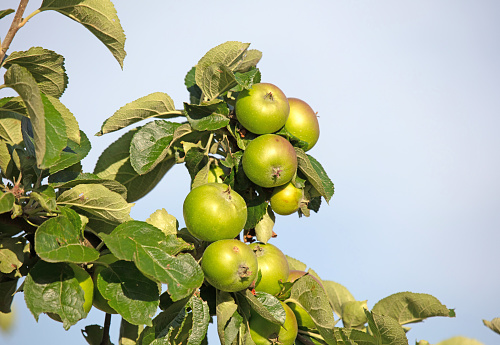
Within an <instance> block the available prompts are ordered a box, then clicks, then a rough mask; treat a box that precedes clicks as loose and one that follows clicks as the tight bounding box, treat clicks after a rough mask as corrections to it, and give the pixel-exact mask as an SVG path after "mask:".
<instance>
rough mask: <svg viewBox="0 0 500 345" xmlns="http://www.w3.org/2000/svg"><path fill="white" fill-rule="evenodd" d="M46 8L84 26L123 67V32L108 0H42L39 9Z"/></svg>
mask: <svg viewBox="0 0 500 345" xmlns="http://www.w3.org/2000/svg"><path fill="white" fill-rule="evenodd" d="M47 10H54V11H57V12H59V13H61V14H63V15H65V16H66V17H68V18H70V19H73V20H74V21H76V22H78V23H80V24H82V25H83V26H84V27H86V28H87V29H88V30H89V31H90V32H92V33H93V34H94V35H95V36H96V37H97V38H98V39H99V40H100V41H101V42H102V43H104V45H105V46H106V47H107V48H108V49H109V50H110V51H111V53H112V54H113V56H114V57H115V59H116V60H117V61H118V63H119V64H120V66H121V67H122V68H123V59H125V55H126V53H125V34H124V33H123V28H122V26H121V24H120V20H119V19H118V16H117V15H116V10H115V7H114V5H113V3H112V2H111V1H110V0H44V1H43V2H42V6H41V7H40V11H47Z"/></svg>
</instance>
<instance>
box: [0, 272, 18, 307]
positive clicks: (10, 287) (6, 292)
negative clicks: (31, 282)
mask: <svg viewBox="0 0 500 345" xmlns="http://www.w3.org/2000/svg"><path fill="white" fill-rule="evenodd" d="M18 280H19V279H18V278H9V277H6V276H1V277H0V312H2V313H10V312H11V311H12V309H11V306H12V300H13V299H14V294H15V293H16V289H17V281H18Z"/></svg>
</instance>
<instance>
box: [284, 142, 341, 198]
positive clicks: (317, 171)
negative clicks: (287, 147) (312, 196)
mask: <svg viewBox="0 0 500 345" xmlns="http://www.w3.org/2000/svg"><path fill="white" fill-rule="evenodd" d="M294 149H295V152H296V153H297V163H298V168H299V169H300V171H302V172H303V173H304V175H305V176H306V177H307V180H308V181H309V182H310V183H311V184H312V186H313V187H314V188H315V189H316V190H317V191H318V192H319V194H320V195H321V196H323V197H324V198H325V200H326V201H327V202H328V201H330V198H331V197H332V195H333V183H332V182H331V181H330V179H329V178H328V176H327V175H326V172H325V171H324V170H323V167H321V164H319V162H318V161H316V160H315V159H314V158H313V157H311V156H309V155H307V154H306V153H305V152H304V150H302V149H300V148H298V147H294Z"/></svg>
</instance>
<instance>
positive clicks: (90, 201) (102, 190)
mask: <svg viewBox="0 0 500 345" xmlns="http://www.w3.org/2000/svg"><path fill="white" fill-rule="evenodd" d="M57 204H58V205H65V206H70V207H78V208H80V209H82V210H85V211H87V212H88V213H90V214H94V215H96V216H98V217H101V218H104V219H107V220H109V221H113V222H119V223H121V222H124V221H127V220H129V219H131V218H130V215H129V214H130V208H131V207H132V206H133V204H129V203H127V202H126V201H125V200H124V199H123V198H122V197H121V196H120V194H118V193H115V192H112V191H110V190H109V189H107V188H106V187H104V186H103V185H99V184H96V185H87V184H80V185H77V186H75V187H73V188H71V189H69V190H67V191H64V192H63V193H62V194H61V195H60V196H59V197H58V198H57Z"/></svg>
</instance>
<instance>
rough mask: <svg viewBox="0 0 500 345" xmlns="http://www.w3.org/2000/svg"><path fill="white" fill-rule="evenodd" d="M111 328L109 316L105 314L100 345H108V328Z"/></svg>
mask: <svg viewBox="0 0 500 345" xmlns="http://www.w3.org/2000/svg"><path fill="white" fill-rule="evenodd" d="M110 326H111V314H108V313H106V317H105V318H104V328H103V333H102V340H101V345H109V344H110V339H109V327H110Z"/></svg>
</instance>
